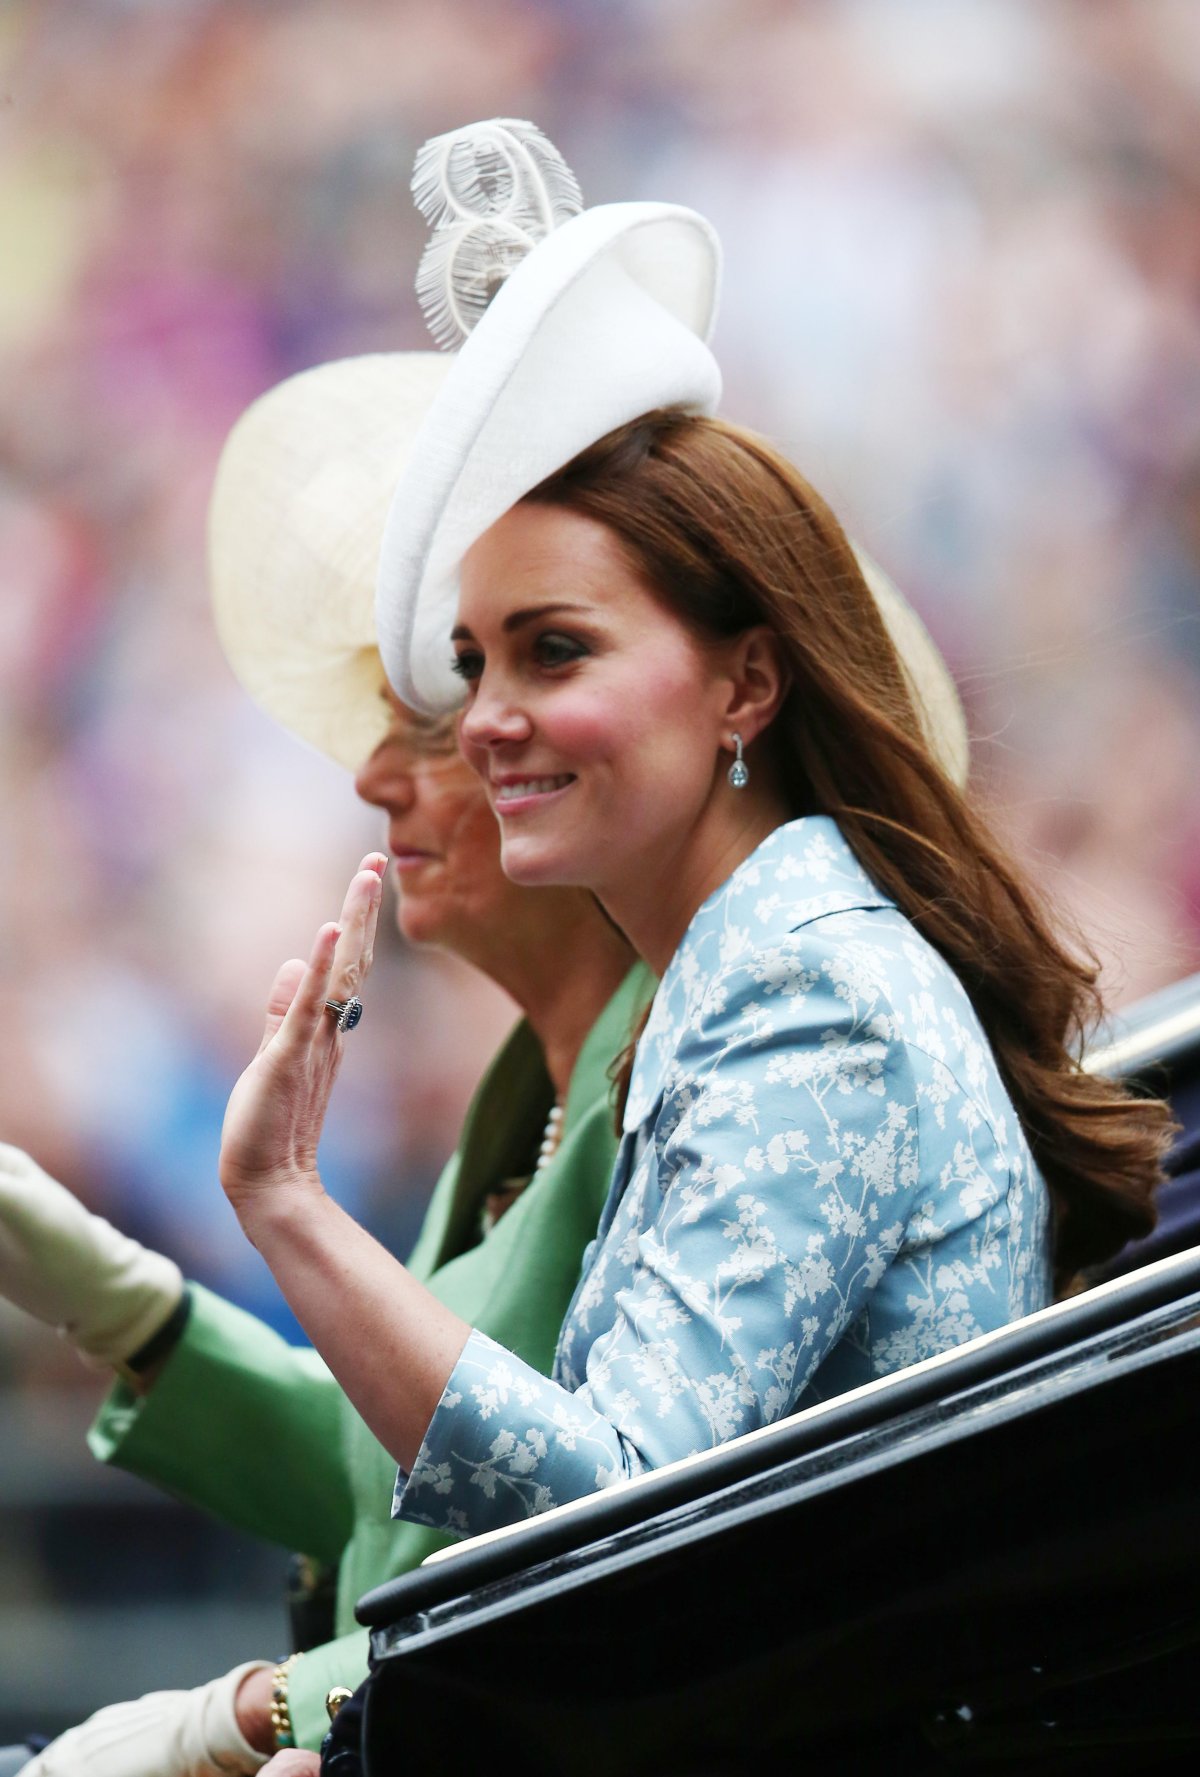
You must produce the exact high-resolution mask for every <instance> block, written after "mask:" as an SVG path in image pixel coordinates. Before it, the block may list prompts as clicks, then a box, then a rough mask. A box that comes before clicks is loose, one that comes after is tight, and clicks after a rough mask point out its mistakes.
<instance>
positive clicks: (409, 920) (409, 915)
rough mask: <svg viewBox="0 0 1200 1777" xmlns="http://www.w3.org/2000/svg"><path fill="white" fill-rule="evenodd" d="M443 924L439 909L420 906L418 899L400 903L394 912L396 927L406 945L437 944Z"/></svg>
mask: <svg viewBox="0 0 1200 1777" xmlns="http://www.w3.org/2000/svg"><path fill="white" fill-rule="evenodd" d="M444 924H445V921H444V919H443V917H442V912H441V909H440V908H437V907H429V906H422V904H421V902H420V900H419V899H418V898H414V899H413V900H412V901H411V902H409V901H402V902H401V903H400V906H399V908H398V909H397V911H396V926H397V928H398V930H399V933H400V936H401V937H402V938H403V939H404V940H405V942H406V943H408V944H439V943H440V942H441V937H442V927H443V925H444Z"/></svg>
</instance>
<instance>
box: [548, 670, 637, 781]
mask: <svg viewBox="0 0 1200 1777" xmlns="http://www.w3.org/2000/svg"><path fill="white" fill-rule="evenodd" d="M648 714H649V710H648V702H647V696H646V687H645V685H644V683H642V680H641V675H640V674H639V675H638V678H637V680H636V682H634V683H631V684H625V685H620V686H617V687H613V686H612V685H606V686H604V687H603V688H600V687H597V688H596V689H595V690H587V691H585V690H582V689H580V690H578V691H574V692H573V693H572V694H571V695H570V696H564V697H563V698H561V699H560V700H558V701H557V702H556V703H555V704H554V705H552V706H551V707H549V708H548V709H547V710H546V713H545V720H544V722H543V724H542V732H543V734H544V737H545V739H546V740H547V741H548V743H549V744H550V746H551V748H552V749H553V750H554V751H555V752H557V753H560V754H561V755H562V758H563V762H564V763H575V764H578V765H580V766H584V765H588V764H591V763H592V762H595V761H604V762H606V763H611V764H616V765H618V766H620V765H621V764H622V763H623V762H625V761H626V760H628V759H629V758H631V757H636V755H637V753H638V751H639V749H640V748H641V747H642V745H643V744H644V741H645V735H646V728H647V725H648V724H647V716H648Z"/></svg>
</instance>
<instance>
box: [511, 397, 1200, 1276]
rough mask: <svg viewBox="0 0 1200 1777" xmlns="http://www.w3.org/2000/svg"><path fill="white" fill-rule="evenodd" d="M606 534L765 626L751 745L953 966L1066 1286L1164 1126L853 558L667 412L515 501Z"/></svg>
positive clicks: (803, 502)
mask: <svg viewBox="0 0 1200 1777" xmlns="http://www.w3.org/2000/svg"><path fill="white" fill-rule="evenodd" d="M528 497H529V498H530V499H531V500H534V501H537V502H539V503H541V504H546V505H556V506H564V507H568V508H569V509H571V510H572V511H575V512H578V513H581V514H584V515H585V516H587V517H590V518H593V519H596V520H598V521H599V522H600V523H602V524H604V525H606V526H607V527H608V528H609V529H610V530H611V531H612V532H613V533H614V534H615V535H616V537H617V538H618V539H619V541H620V542H621V543H622V545H623V547H624V549H625V550H626V552H627V555H628V557H629V559H630V561H631V563H632V565H633V567H634V569H635V571H636V572H638V573H639V574H640V575H641V576H642V577H643V579H644V580H645V582H646V584H647V585H648V587H649V588H650V589H651V590H652V591H653V592H654V593H655V594H656V595H657V596H658V597H659V598H661V599H662V600H663V602H664V603H665V604H666V605H667V606H668V607H669V608H670V609H671V610H672V611H673V612H674V613H675V614H676V615H677V616H678V617H679V618H680V620H681V621H683V622H684V623H686V624H688V626H689V627H690V628H692V629H693V631H694V632H696V633H698V634H700V635H701V636H705V635H707V636H709V637H726V636H732V635H737V634H739V633H740V632H741V631H743V630H745V629H747V628H749V627H750V626H752V625H754V624H758V623H767V624H769V625H770V626H771V628H772V629H773V630H774V631H775V632H776V634H777V635H778V636H779V637H780V639H781V642H782V644H783V648H784V652H785V656H786V660H787V665H788V669H789V672H790V674H791V686H790V690H789V692H788V694H787V697H786V699H785V702H784V704H783V706H782V708H781V710H780V712H779V714H778V716H777V717H776V718H775V721H774V722H773V723H772V724H771V726H770V727H769V728H768V730H767V731H766V734H765V735H764V737H763V741H764V743H766V744H767V745H768V748H769V750H770V752H771V755H772V763H773V765H774V768H775V769H776V771H777V772H778V776H779V783H780V785H781V787H782V788H783V789H784V793H785V795H786V796H787V798H788V799H789V801H790V802H791V804H792V806H793V812H794V813H795V814H797V815H801V814H816V813H820V814H827V815H832V816H833V817H834V819H835V820H836V821H837V822H838V825H839V827H840V828H841V830H842V832H843V834H844V835H845V837H846V839H847V841H848V842H849V844H850V846H851V847H852V848H853V850H854V852H855V855H856V856H857V858H858V860H859V862H860V863H861V864H862V866H863V868H864V869H865V870H866V871H867V873H868V875H869V876H870V877H871V878H872V879H873V881H874V882H875V883H876V884H877V885H878V886H879V887H880V888H881V889H882V890H883V891H884V892H885V893H886V894H888V895H890V896H891V897H892V899H893V900H894V901H895V902H896V905H897V906H898V907H899V908H900V909H901V911H902V912H903V913H904V914H906V915H907V917H908V918H909V919H910V920H911V921H912V922H913V924H914V926H916V928H917V930H918V931H919V932H920V933H921V934H922V936H923V937H925V938H926V939H927V940H928V941H929V943H931V944H932V945H933V946H934V947H935V948H936V949H937V950H938V951H939V952H940V953H941V955H942V956H943V957H944V958H945V959H946V961H947V962H948V963H949V964H950V966H951V968H952V969H953V970H954V971H955V973H956V974H957V975H958V977H959V979H960V981H961V982H962V984H963V986H964V987H965V989H966V991H967V993H968V994H969V996H970V998H971V1002H972V1004H973V1005H974V1007H975V1010H976V1012H977V1014H978V1016H979V1019H980V1021H981V1023H982V1025H983V1028H984V1030H985V1031H986V1033H987V1036H988V1039H989V1041H990V1043H991V1045H992V1050H993V1053H994V1054H995V1057H996V1061H997V1063H998V1065H999V1067H1000V1070H1001V1073H1002V1074H1003V1076H1004V1080H1005V1083H1006V1085H1007V1087H1008V1090H1009V1093H1010V1095H1011V1097H1012V1100H1013V1103H1014V1106H1015V1107H1016V1110H1017V1113H1018V1115H1019V1117H1020V1120H1021V1124H1022V1127H1023V1129H1024V1131H1025V1135H1026V1138H1027V1139H1028V1142H1029V1145H1030V1148H1031V1150H1032V1152H1033V1155H1034V1158H1035V1160H1036V1162H1037V1164H1038V1167H1039V1169H1040V1170H1041V1173H1042V1176H1043V1177H1044V1179H1045V1180H1046V1184H1047V1186H1048V1188H1049V1191H1050V1194H1051V1199H1052V1202H1053V1205H1054V1212H1055V1268H1056V1277H1057V1282H1058V1285H1059V1287H1060V1289H1061V1288H1062V1287H1064V1286H1065V1285H1066V1283H1067V1282H1068V1281H1069V1280H1070V1279H1071V1278H1072V1277H1073V1276H1074V1275H1075V1274H1076V1273H1077V1272H1078V1271H1079V1270H1081V1269H1082V1268H1084V1267H1087V1266H1089V1265H1093V1264H1096V1263H1098V1262H1099V1261H1100V1260H1102V1259H1104V1258H1107V1257H1108V1256H1110V1255H1111V1254H1112V1253H1114V1252H1116V1251H1117V1250H1118V1248H1119V1247H1121V1246H1123V1245H1124V1243H1125V1242H1126V1241H1127V1240H1129V1239H1131V1238H1133V1237H1134V1236H1137V1235H1140V1234H1144V1233H1146V1232H1147V1231H1148V1230H1149V1229H1150V1228H1151V1227H1152V1226H1153V1223H1154V1206H1153V1195H1154V1190H1155V1187H1156V1185H1157V1184H1158V1182H1159V1178H1160V1165H1161V1160H1162V1155H1163V1152H1164V1150H1165V1148H1166V1146H1167V1144H1168V1142H1169V1140H1170V1135H1171V1129H1172V1124H1171V1119H1170V1113H1169V1111H1168V1109H1167V1107H1166V1106H1165V1105H1164V1104H1163V1103H1161V1102H1160V1101H1159V1100H1157V1099H1149V1098H1139V1097H1135V1096H1134V1095H1133V1094H1132V1093H1130V1092H1129V1091H1128V1090H1127V1089H1126V1088H1125V1087H1123V1086H1122V1085H1120V1084H1119V1083H1117V1082H1115V1081H1112V1080H1106V1079H1100V1078H1096V1077H1094V1076H1092V1075H1090V1074H1087V1073H1085V1072H1083V1070H1082V1069H1081V1067H1080V1065H1079V1062H1078V1059H1077V1057H1078V1054H1079V1050H1080V1047H1081V1045H1082V1041H1083V1038H1084V1035H1085V1033H1086V1032H1087V1031H1088V1030H1090V1029H1091V1028H1092V1027H1093V1026H1094V1024H1095V1022H1096V1021H1097V1019H1098V1018H1099V1015H1100V1011H1101V1007H1100V1000H1099V995H1098V990H1097V986H1096V978H1097V973H1098V969H1097V965H1096V963H1095V961H1094V960H1093V959H1085V957H1084V956H1083V955H1082V954H1076V953H1075V952H1074V951H1073V950H1072V949H1071V948H1069V947H1068V946H1067V945H1066V944H1065V943H1064V942H1063V941H1062V939H1061V938H1059V937H1058V936H1057V935H1056V933H1055V932H1054V930H1053V929H1052V926H1051V923H1050V920H1049V917H1048V915H1047V913H1046V911H1045V910H1044V908H1043V907H1042V906H1041V905H1040V904H1039V901H1038V898H1037V897H1036V895H1035V894H1034V892H1033V890H1032V888H1031V886H1030V885H1029V884H1027V883H1025V882H1023V881H1022V880H1021V876H1020V873H1019V872H1018V870H1017V868H1016V867H1015V865H1014V864H1013V862H1012V861H1011V860H1010V859H1008V858H1007V857H1006V856H1005V855H1004V853H1003V851H1002V850H1001V848H1000V846H999V845H998V844H997V842H996V840H995V838H994V837H993V836H992V835H991V834H990V833H989V831H988V829H987V826H986V823H985V822H984V821H983V820H982V819H981V818H980V816H979V814H978V813H977V812H976V811H975V810H974V809H973V808H972V806H971V804H970V802H969V800H968V799H967V798H966V797H965V796H964V795H963V794H962V793H961V792H960V791H959V790H958V789H957V788H956V787H955V785H954V784H952V783H951V782H950V781H949V779H948V778H947V777H946V776H945V775H944V773H943V771H942V770H941V769H940V768H939V766H938V764H937V763H936V762H935V760H934V758H933V756H932V754H931V752H930V750H929V747H928V746H927V744H926V741H925V738H924V735H923V733H922V727H921V721H920V718H919V715H918V712H917V709H916V707H915V704H914V701H913V697H912V695H911V693H910V690H909V685H908V681H907V679H906V677H905V673H904V670H903V668H902V666H901V664H900V660H899V657H898V656H897V654H896V651H895V649H894V647H893V645H892V642H891V640H890V638H889V635H888V632H887V629H886V627H885V625H884V622H883V619H882V617H881V616H880V613H879V607H878V606H877V604H876V602H875V599H874V598H873V596H872V594H871V592H870V590H869V588H868V586H867V584H866V582H865V580H864V579H863V576H862V572H861V570H860V568H859V566H858V562H857V560H856V558H855V555H854V551H853V550H852V548H851V547H850V545H849V543H848V542H847V540H846V537H845V535H844V533H843V531H842V528H841V526H840V525H839V524H838V522H837V520H836V519H835V518H834V516H833V514H832V512H831V511H830V510H829V508H828V507H827V506H826V504H825V502H824V501H823V500H822V499H821V497H820V496H819V495H818V494H817V493H816V492H814V490H813V489H812V488H811V487H810V486H809V485H808V483H807V482H806V481H805V480H804V478H803V477H802V476H801V475H800V473H799V472H798V471H797V470H796V469H795V468H794V467H793V466H792V464H790V463H789V462H788V461H787V460H786V459H785V458H783V457H781V456H780V455H779V454H778V453H777V452H776V451H775V450H773V449H772V448H771V446H770V445H768V444H767V443H765V442H764V441H763V440H762V439H759V438H757V437H755V436H754V435H753V434H751V433H748V432H745V431H743V430H741V429H740V428H737V427H733V426H729V425H726V424H724V423H723V422H721V421H718V420H711V419H701V418H696V417H694V416H691V415H687V414H683V413H680V412H678V411H675V410H671V409H666V410H663V411H661V412H658V413H653V414H649V415H647V416H645V417H644V418H642V419H639V420H635V421H633V422H632V423H631V424H630V425H627V426H623V427H621V428H620V430H618V431H616V432H612V433H610V434H609V435H608V437H606V438H603V439H601V440H600V442H599V443H598V444H595V445H593V446H591V447H590V448H589V449H588V450H586V451H584V452H583V453H582V454H581V455H580V456H578V457H576V458H575V459H574V461H573V462H571V463H569V464H568V465H567V466H566V467H565V468H564V469H562V470H560V471H558V472H557V473H556V474H555V475H553V476H551V477H550V478H549V479H548V480H547V481H545V482H543V483H542V485H541V486H540V487H538V488H536V489H535V490H534V492H533V493H532V494H531V495H529V496H528Z"/></svg>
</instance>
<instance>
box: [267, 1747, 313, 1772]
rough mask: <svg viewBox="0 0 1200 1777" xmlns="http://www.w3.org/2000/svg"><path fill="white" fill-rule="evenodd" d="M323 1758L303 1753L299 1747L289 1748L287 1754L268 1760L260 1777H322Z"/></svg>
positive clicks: (279, 1753)
mask: <svg viewBox="0 0 1200 1777" xmlns="http://www.w3.org/2000/svg"><path fill="white" fill-rule="evenodd" d="M320 1770H321V1758H320V1754H319V1753H315V1752H303V1751H301V1750H300V1748H299V1747H293V1746H289V1747H288V1749H287V1750H286V1752H277V1753H276V1754H275V1757H274V1758H272V1759H268V1760H267V1762H266V1764H265V1765H263V1766H262V1767H261V1769H260V1771H259V1777H308V1774H309V1773H310V1772H311V1773H313V1774H314V1777H320Z"/></svg>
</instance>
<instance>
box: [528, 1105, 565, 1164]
mask: <svg viewBox="0 0 1200 1777" xmlns="http://www.w3.org/2000/svg"><path fill="white" fill-rule="evenodd" d="M562 1126H563V1107H562V1105H561V1104H560V1103H559V1101H558V1100H557V1099H555V1101H554V1103H553V1104H552V1105H551V1106H550V1115H549V1116H548V1117H547V1118H546V1127H545V1130H544V1131H543V1133H542V1145H541V1147H540V1148H539V1149H538V1157H537V1164H536V1165H535V1167H534V1169H533V1176H534V1177H535V1178H536V1177H537V1175H538V1173H539V1172H541V1170H542V1168H543V1167H544V1166H548V1165H549V1164H550V1162H551V1160H553V1158H554V1156H555V1154H557V1152H558V1144H559V1142H560V1141H561V1140H562Z"/></svg>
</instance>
